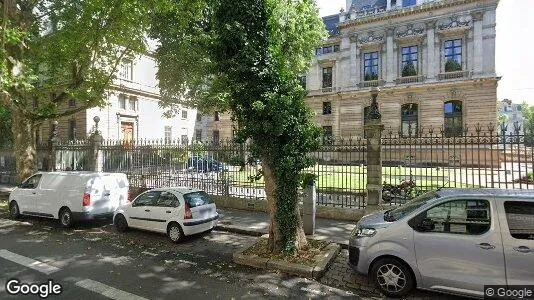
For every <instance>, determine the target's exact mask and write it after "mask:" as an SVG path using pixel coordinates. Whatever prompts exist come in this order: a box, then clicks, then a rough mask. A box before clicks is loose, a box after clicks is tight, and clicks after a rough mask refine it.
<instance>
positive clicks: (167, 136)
mask: <svg viewBox="0 0 534 300" xmlns="http://www.w3.org/2000/svg"><path fill="white" fill-rule="evenodd" d="M171 140H172V126H165V143H170V142H171Z"/></svg>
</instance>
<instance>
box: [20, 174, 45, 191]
mask: <svg viewBox="0 0 534 300" xmlns="http://www.w3.org/2000/svg"><path fill="white" fill-rule="evenodd" d="M39 181H41V174H35V175H33V176H32V177H30V178H28V179H27V180H26V181H24V182H23V183H22V184H21V185H20V187H21V188H23V189H35V188H37V187H38V186H39Z"/></svg>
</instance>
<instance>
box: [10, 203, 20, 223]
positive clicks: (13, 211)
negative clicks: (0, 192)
mask: <svg viewBox="0 0 534 300" xmlns="http://www.w3.org/2000/svg"><path fill="white" fill-rule="evenodd" d="M9 215H10V216H11V218H13V219H17V218H18V217H20V211H19V205H18V204H17V202H16V201H11V204H9Z"/></svg>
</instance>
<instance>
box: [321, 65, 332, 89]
mask: <svg viewBox="0 0 534 300" xmlns="http://www.w3.org/2000/svg"><path fill="white" fill-rule="evenodd" d="M331 87H332V67H328V68H323V88H331Z"/></svg>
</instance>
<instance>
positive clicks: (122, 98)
mask: <svg viewBox="0 0 534 300" xmlns="http://www.w3.org/2000/svg"><path fill="white" fill-rule="evenodd" d="M119 108H120V109H126V95H124V94H120V95H119Z"/></svg>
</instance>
